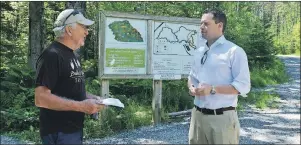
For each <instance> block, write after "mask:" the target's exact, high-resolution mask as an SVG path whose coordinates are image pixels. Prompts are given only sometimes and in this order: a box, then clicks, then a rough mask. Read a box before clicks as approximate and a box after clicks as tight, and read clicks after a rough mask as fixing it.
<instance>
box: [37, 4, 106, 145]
mask: <svg viewBox="0 0 301 145" xmlns="http://www.w3.org/2000/svg"><path fill="white" fill-rule="evenodd" d="M93 23H94V22H93V21H91V20H89V19H86V18H85V17H84V16H83V14H82V13H81V12H79V11H77V10H74V9H67V10H64V11H63V12H61V13H60V14H59V16H58V17H57V19H56V21H55V24H54V25H55V28H54V29H53V31H54V33H55V35H56V40H55V41H53V42H52V43H51V44H50V45H49V46H48V48H46V49H45V50H44V51H43V53H42V54H41V55H40V57H39V59H38V61H37V75H36V88H35V104H36V106H37V107H39V108H40V135H41V139H42V142H43V144H82V139H83V122H84V115H85V113H86V114H93V113H97V112H98V111H99V110H101V109H102V108H103V107H104V106H103V105H101V103H102V101H101V99H100V97H98V96H95V95H91V94H86V90H85V79H84V73H83V71H82V68H81V65H80V62H79V60H78V59H77V57H76V56H75V55H74V51H75V50H76V49H78V48H80V47H81V46H83V45H84V44H85V38H86V36H87V35H88V28H87V26H89V25H92V24H93Z"/></svg>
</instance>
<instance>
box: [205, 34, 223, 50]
mask: <svg viewBox="0 0 301 145" xmlns="http://www.w3.org/2000/svg"><path fill="white" fill-rule="evenodd" d="M226 41H227V40H226V38H225V36H224V35H221V36H220V37H219V38H218V39H217V40H216V41H215V42H214V43H213V44H212V45H211V46H210V48H209V47H208V46H207V40H206V41H205V44H206V45H205V46H206V48H207V49H211V48H214V47H215V46H217V45H219V44H224V43H225V42H226Z"/></svg>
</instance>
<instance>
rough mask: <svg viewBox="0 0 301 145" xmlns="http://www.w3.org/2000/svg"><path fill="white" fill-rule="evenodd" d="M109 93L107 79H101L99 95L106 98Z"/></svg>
mask: <svg viewBox="0 0 301 145" xmlns="http://www.w3.org/2000/svg"><path fill="white" fill-rule="evenodd" d="M109 96H110V94H109V80H104V79H103V80H101V97H104V98H108V97H109Z"/></svg>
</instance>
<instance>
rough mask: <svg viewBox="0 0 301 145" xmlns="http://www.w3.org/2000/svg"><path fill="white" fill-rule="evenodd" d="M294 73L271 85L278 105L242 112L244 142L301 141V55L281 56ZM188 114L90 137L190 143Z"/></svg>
mask: <svg viewBox="0 0 301 145" xmlns="http://www.w3.org/2000/svg"><path fill="white" fill-rule="evenodd" d="M279 58H280V59H281V60H282V61H284V62H285V65H286V68H287V72H288V74H289V75H290V76H291V77H292V81H291V82H289V83H285V84H281V85H276V86H268V87H267V88H265V89H270V90H274V91H276V92H277V93H279V94H280V98H281V99H280V100H279V102H280V106H279V108H278V109H265V110H258V109H256V108H254V107H248V108H247V109H245V110H244V111H243V112H239V114H238V115H239V120H240V124H241V136H240V143H241V144H274V143H281V144H300V57H292V56H279ZM189 121H190V120H189V118H186V120H185V121H183V122H178V123H171V124H162V125H160V126H157V127H153V126H147V127H142V128H139V129H136V130H131V131H126V132H121V133H120V134H117V135H114V136H110V137H106V138H102V139H92V140H87V141H85V143H89V144H90V143H93V144H148V143H149V144H187V143H188V130H189Z"/></svg>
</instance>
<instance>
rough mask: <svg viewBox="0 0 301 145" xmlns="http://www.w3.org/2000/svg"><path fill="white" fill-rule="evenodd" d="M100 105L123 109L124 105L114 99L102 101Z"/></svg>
mask: <svg viewBox="0 0 301 145" xmlns="http://www.w3.org/2000/svg"><path fill="white" fill-rule="evenodd" d="M101 104H104V105H111V106H117V107H122V108H124V104H123V103H121V102H120V100H119V99H116V98H106V99H103V100H102V102H101Z"/></svg>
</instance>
